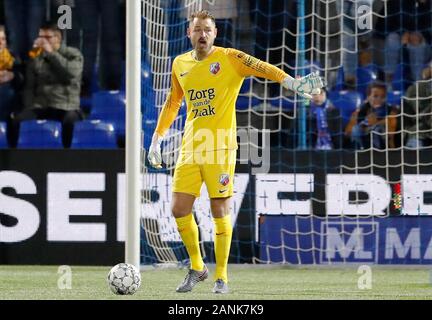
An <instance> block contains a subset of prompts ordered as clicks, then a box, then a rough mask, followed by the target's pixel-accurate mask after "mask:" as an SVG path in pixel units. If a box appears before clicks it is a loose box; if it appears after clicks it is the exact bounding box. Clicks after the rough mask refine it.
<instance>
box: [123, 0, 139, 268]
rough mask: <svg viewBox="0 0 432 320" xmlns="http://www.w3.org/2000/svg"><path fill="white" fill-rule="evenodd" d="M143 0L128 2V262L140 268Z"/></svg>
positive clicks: (126, 258)
mask: <svg viewBox="0 0 432 320" xmlns="http://www.w3.org/2000/svg"><path fill="white" fill-rule="evenodd" d="M141 19H142V10H141V0H127V1H126V162H125V163H126V223H125V225H126V244H125V262H126V263H130V264H132V265H134V266H136V267H137V268H138V269H139V267H140V249H139V248H140V205H141Z"/></svg>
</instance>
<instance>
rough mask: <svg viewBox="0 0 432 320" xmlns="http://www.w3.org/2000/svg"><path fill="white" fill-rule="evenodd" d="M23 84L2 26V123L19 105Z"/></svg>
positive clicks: (0, 54)
mask: <svg viewBox="0 0 432 320" xmlns="http://www.w3.org/2000/svg"><path fill="white" fill-rule="evenodd" d="M22 82H23V76H22V73H21V72H20V65H19V64H18V63H17V61H16V59H15V58H14V57H13V56H12V54H11V52H10V51H9V49H8V48H7V38H6V31H5V28H4V26H2V25H0V121H7V120H8V119H9V117H10V114H11V113H12V111H13V110H14V107H15V106H16V105H18V104H19V101H18V98H19V95H18V92H19V90H20V86H21V84H22Z"/></svg>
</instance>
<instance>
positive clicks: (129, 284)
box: [107, 263, 141, 295]
mask: <svg viewBox="0 0 432 320" xmlns="http://www.w3.org/2000/svg"><path fill="white" fill-rule="evenodd" d="M107 281H108V286H109V287H110V289H111V291H112V292H113V293H115V294H120V295H125V294H134V293H135V292H136V291H137V290H138V288H139V287H140V285H141V274H140V272H139V270H138V269H137V268H135V266H133V265H131V264H128V263H119V264H117V265H115V266H114V267H113V268H112V269H111V270H110V272H109V273H108V277H107Z"/></svg>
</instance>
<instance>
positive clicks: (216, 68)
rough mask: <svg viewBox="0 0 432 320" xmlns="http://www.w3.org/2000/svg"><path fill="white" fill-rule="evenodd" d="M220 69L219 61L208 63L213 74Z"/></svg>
mask: <svg viewBox="0 0 432 320" xmlns="http://www.w3.org/2000/svg"><path fill="white" fill-rule="evenodd" d="M220 69H221V67H220V63H219V62H215V63H212V64H211V65H210V72H211V73H213V74H217V73H218V72H219V71H220Z"/></svg>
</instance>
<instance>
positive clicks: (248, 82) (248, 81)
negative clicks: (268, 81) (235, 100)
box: [240, 77, 252, 93]
mask: <svg viewBox="0 0 432 320" xmlns="http://www.w3.org/2000/svg"><path fill="white" fill-rule="evenodd" d="M251 85H252V78H250V77H249V78H246V79H245V80H244V81H243V84H242V86H241V88H240V93H248V92H249V90H250V87H251Z"/></svg>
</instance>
